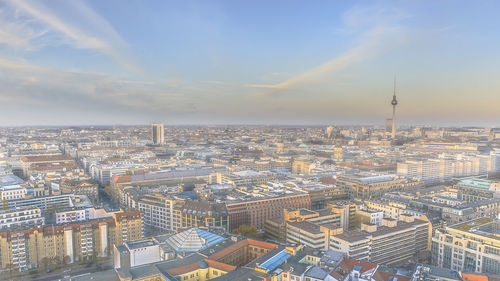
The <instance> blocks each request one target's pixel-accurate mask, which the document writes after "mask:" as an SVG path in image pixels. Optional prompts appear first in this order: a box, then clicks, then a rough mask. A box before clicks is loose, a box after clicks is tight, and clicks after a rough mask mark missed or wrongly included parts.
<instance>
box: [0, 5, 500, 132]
mask: <svg viewBox="0 0 500 281" xmlns="http://www.w3.org/2000/svg"><path fill="white" fill-rule="evenodd" d="M499 10H500V2H499V1H495V0H492V1H482V0H478V1H459V0H442V1H440V0H428V1H376V0H375V1H368V0H366V1H294V0H286V1H278V0H276V1H269V0H264V1H258V0H252V1H233V0H228V1H216V0H210V1H206V0H204V1H203V0H202V1H166V0H158V1H153V0H151V1H147V0H145V1H121V0H106V1H102V0H95V1H80V0H72V1H67V0H50V1H41V0H39V1H25V0H2V1H0V126H29V125H37V126H40V125H42V126H44V125H50V126H58V125H117V124H132V125H133V124H149V123H151V122H163V123H165V124H166V125H182V124H263V125H273V124H275V125H278V124H297V125H308V124H311V125H321V124H336V125H360V124H366V125H371V124H373V125H382V124H384V122H385V119H386V118H390V117H391V114H392V107H391V105H390V101H391V99H392V93H393V83H394V82H393V80H394V76H396V81H397V83H396V92H397V97H398V101H399V104H398V106H397V119H396V120H397V122H398V123H399V124H401V125H453V126H455V125H456V126H461V125H466V126H471V125H477V126H500V79H499V77H500V51H499V50H500V28H498V27H499V26H500V17H499V16H498V11H499Z"/></svg>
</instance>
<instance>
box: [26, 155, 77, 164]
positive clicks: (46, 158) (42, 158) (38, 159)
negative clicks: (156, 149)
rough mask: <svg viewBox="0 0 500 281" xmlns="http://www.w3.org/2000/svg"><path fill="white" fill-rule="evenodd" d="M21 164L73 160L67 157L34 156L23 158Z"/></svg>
mask: <svg viewBox="0 0 500 281" xmlns="http://www.w3.org/2000/svg"><path fill="white" fill-rule="evenodd" d="M21 160H22V161H23V162H48V161H54V162H57V161H71V160H73V158H71V156H69V155H64V154H61V155H36V156H23V157H22V158H21Z"/></svg>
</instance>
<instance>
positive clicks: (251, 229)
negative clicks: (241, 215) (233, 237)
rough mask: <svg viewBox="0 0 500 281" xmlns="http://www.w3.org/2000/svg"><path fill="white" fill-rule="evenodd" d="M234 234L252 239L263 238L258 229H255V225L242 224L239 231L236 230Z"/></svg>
mask: <svg viewBox="0 0 500 281" xmlns="http://www.w3.org/2000/svg"><path fill="white" fill-rule="evenodd" d="M233 233H236V234H238V235H241V236H246V237H250V238H257V239H259V238H261V234H260V233H259V231H258V230H257V227H255V226H254V225H246V224H242V225H240V226H239V227H238V228H237V229H235V230H234V231H233Z"/></svg>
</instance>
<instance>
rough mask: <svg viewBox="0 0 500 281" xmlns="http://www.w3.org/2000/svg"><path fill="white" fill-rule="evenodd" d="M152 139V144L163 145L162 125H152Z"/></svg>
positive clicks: (163, 132) (163, 131)
mask: <svg viewBox="0 0 500 281" xmlns="http://www.w3.org/2000/svg"><path fill="white" fill-rule="evenodd" d="M152 126H153V132H152V138H153V143H154V144H159V145H162V144H164V143H165V127H164V126H163V124H153V125H152Z"/></svg>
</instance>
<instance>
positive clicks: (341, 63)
mask: <svg viewBox="0 0 500 281" xmlns="http://www.w3.org/2000/svg"><path fill="white" fill-rule="evenodd" d="M408 17H409V15H408V14H406V13H403V12H401V11H399V10H397V9H387V8H386V7H379V6H371V7H364V6H363V7H355V8H353V9H350V10H349V11H347V12H346V13H345V14H344V16H343V21H344V27H343V28H342V29H343V31H344V32H348V33H359V35H358V36H357V37H355V38H354V39H353V41H357V42H358V43H357V45H355V46H354V47H352V48H350V49H348V50H346V51H345V52H343V53H341V54H339V55H338V56H336V57H334V58H333V59H330V60H328V61H327V62H325V63H323V64H321V65H319V66H317V67H314V68H312V69H309V70H306V71H304V72H302V73H299V74H297V75H294V76H292V77H290V78H288V79H286V80H284V81H282V82H279V83H275V84H245V85H243V86H244V87H250V88H261V89H267V90H268V91H265V92H261V93H259V95H262V96H273V95H275V94H277V93H280V92H282V91H283V90H292V89H296V88H298V87H300V86H303V85H306V84H311V83H314V84H318V83H322V82H328V81H331V80H333V75H334V74H336V73H339V72H340V71H342V70H344V69H347V68H349V67H351V66H353V65H356V64H359V63H362V62H364V61H366V60H368V59H370V58H373V57H375V56H376V55H379V54H382V53H383V52H385V51H387V50H389V49H390V48H393V47H395V46H397V45H398V44H400V43H401V42H400V41H401V40H399V39H398V38H397V35H398V34H401V31H402V30H404V26H403V25H401V24H400V23H399V21H400V20H402V19H405V18H408ZM388 42H391V43H392V44H389V43H388Z"/></svg>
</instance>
